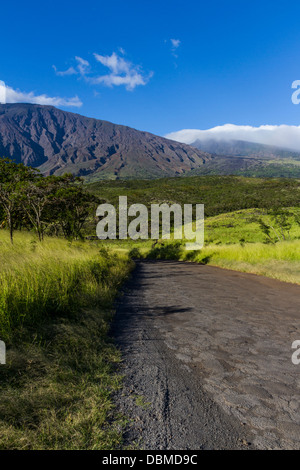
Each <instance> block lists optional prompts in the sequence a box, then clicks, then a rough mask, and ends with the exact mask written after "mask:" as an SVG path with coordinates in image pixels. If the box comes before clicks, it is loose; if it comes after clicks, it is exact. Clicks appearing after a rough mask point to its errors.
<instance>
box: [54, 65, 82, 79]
mask: <svg viewBox="0 0 300 470" xmlns="http://www.w3.org/2000/svg"><path fill="white" fill-rule="evenodd" d="M52 67H53V68H54V70H55V74H56V75H57V76H58V77H65V76H67V75H77V74H78V72H77V71H76V70H75V69H74V67H69V68H68V69H67V70H62V71H59V70H57V68H56V67H55V65H52Z"/></svg>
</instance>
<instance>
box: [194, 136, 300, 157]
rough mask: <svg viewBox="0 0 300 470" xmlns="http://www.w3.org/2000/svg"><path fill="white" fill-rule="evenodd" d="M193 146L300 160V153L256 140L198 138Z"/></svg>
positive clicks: (219, 152) (214, 151)
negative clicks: (259, 142) (256, 141)
mask: <svg viewBox="0 0 300 470" xmlns="http://www.w3.org/2000/svg"><path fill="white" fill-rule="evenodd" d="M191 145H192V147H195V148H198V149H199V150H203V151H204V152H209V153H212V154H216V155H223V156H232V157H238V156H244V157H256V158H266V159H277V158H280V159H282V158H294V159H298V160H300V153H299V152H296V151H293V150H288V149H282V148H280V147H275V146H272V145H265V144H258V143H255V142H247V141H244V140H231V141H228V140H217V139H207V140H199V139H198V140H196V141H195V142H193V143H192V144H191Z"/></svg>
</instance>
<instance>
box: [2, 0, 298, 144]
mask: <svg viewBox="0 0 300 470" xmlns="http://www.w3.org/2000/svg"><path fill="white" fill-rule="evenodd" d="M1 17H2V21H1V36H2V47H1V53H0V55H1V61H0V64H1V65H0V80H3V81H4V82H5V83H6V86H7V87H9V90H10V96H12V97H13V98H12V100H19V101H21V100H23V98H26V97H28V96H30V97H31V99H32V100H33V101H34V100H36V101H39V100H40V101H41V100H42V101H43V100H46V99H48V98H49V101H50V102H51V103H52V102H53V103H54V104H58V105H59V106H60V107H61V108H63V109H66V110H69V111H73V112H79V113H80V114H84V115H86V116H90V117H96V118H99V119H105V120H108V121H112V122H115V123H119V124H125V125H128V126H131V127H135V128H137V129H141V130H147V131H150V132H153V133H155V134H158V135H165V134H168V133H171V132H175V131H178V130H181V129H209V128H211V127H215V126H222V125H224V124H226V123H231V124H235V125H243V126H245V125H248V126H261V125H265V124H269V125H279V124H287V125H296V126H298V125H299V124H300V105H299V106H295V105H294V104H292V101H291V95H292V89H291V85H292V82H293V81H294V80H298V79H299V80H300V53H299V50H300V48H299V46H300V2H297V1H276V0H273V1H272V2H271V1H263V0H261V1H256V0H252V1H251V2H246V1H241V0H239V1H233V0H232V1H210V2H208V1H201V0H200V1H189V0H185V1H168V0H161V1H156V0H151V1H148V0H140V1H135V0H134V1H133V0H127V1H124V0H123V1H119V0H116V1H113V2H107V1H105V2H104V1H95V0H85V1H84V2H71V1H66V0H60V1H57V0H54V1H51V2H45V3H44V2H40V1H27V2H23V1H22V2H20V1H14V2H6V3H5V4H4V3H2V4H1ZM76 58H77V59H76ZM17 93H19V94H17ZM29 93H31V95H28V94H29ZM41 96H42V97H43V98H41ZM37 97H39V98H37ZM54 98H55V99H56V101H55V100H54ZM81 103H82V104H81ZM80 104H81V105H80ZM72 105H73V106H72ZM74 105H75V106H74ZM79 105H80V106H79Z"/></svg>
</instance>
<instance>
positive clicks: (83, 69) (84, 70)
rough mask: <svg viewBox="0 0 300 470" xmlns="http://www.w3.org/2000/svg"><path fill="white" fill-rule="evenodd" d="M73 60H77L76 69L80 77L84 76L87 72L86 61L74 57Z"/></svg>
mask: <svg viewBox="0 0 300 470" xmlns="http://www.w3.org/2000/svg"><path fill="white" fill-rule="evenodd" d="M75 59H76V60H77V62H78V64H77V68H78V70H79V73H80V75H86V74H87V73H88V72H89V69H90V64H89V62H88V61H87V60H85V59H82V57H78V56H76V57H75Z"/></svg>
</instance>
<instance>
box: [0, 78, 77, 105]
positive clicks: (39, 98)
mask: <svg viewBox="0 0 300 470" xmlns="http://www.w3.org/2000/svg"><path fill="white" fill-rule="evenodd" d="M1 83H2V85H1ZM1 83H0V85H1V89H2V92H1V95H2V94H3V96H5V103H32V104H43V105H50V106H58V107H60V106H66V107H68V106H73V107H76V108H79V107H80V106H82V102H81V101H80V99H79V98H78V96H74V97H73V98H60V97H59V96H54V97H51V96H47V95H45V94H43V95H35V94H34V92H33V91H31V92H23V91H20V90H14V89H13V88H11V87H9V86H5V85H4V83H3V82H1Z"/></svg>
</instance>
